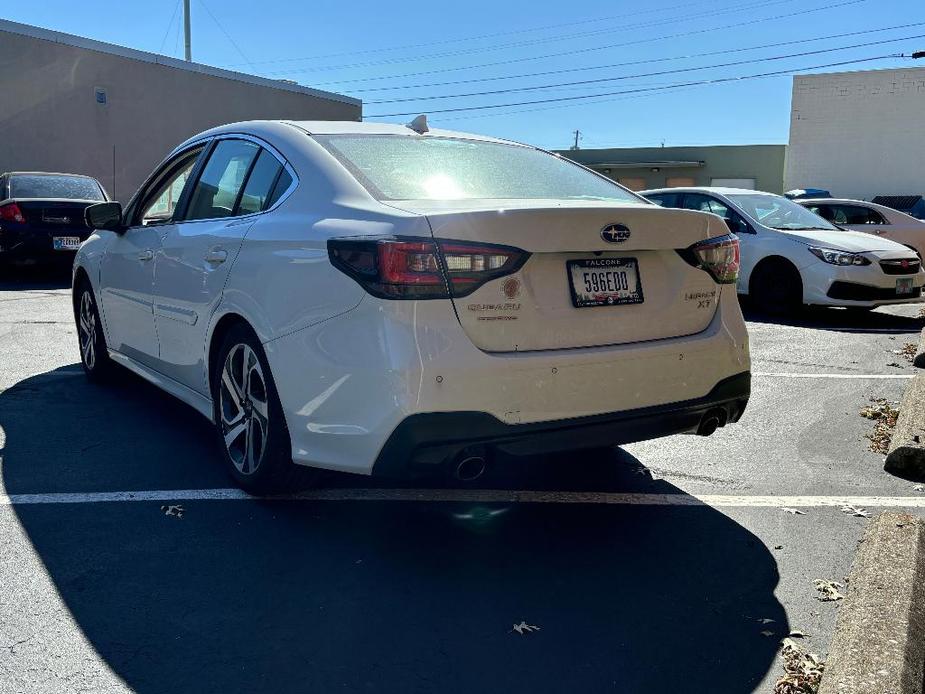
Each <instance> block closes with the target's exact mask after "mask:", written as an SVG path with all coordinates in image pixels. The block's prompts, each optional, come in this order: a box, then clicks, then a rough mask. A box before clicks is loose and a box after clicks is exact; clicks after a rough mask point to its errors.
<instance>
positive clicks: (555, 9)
mask: <svg viewBox="0 0 925 694" xmlns="http://www.w3.org/2000/svg"><path fill="white" fill-rule="evenodd" d="M3 18H4V19H10V20H13V21H18V22H24V23H27V24H33V25H37V26H41V27H45V28H49V29H56V30H59V31H65V32H68V33H73V34H78V35H81V36H87V37H90V38H95V39H99V40H102V41H108V42H111V43H116V44H120V45H124V46H130V47H132V48H138V49H141V50H146V51H152V52H158V53H165V54H168V55H174V56H177V57H182V54H183V37H182V26H181V24H180V20H181V18H182V10H181V3H180V0H144V1H139V0H133V1H131V2H112V0H108V1H106V0H81V2H79V3H75V2H73V0H42V2H37V3H19V4H18V6H17V4H7V5H6V6H5V8H4V13H3ZM915 23H920V26H908V25H911V24H915ZM900 25H907V26H905V28H895V29H891V30H889V31H877V32H870V30H874V29H881V28H886V27H898V26H900ZM192 27H193V58H194V60H196V61H198V62H203V63H207V64H209V65H216V66H220V67H227V68H232V69H236V70H241V71H244V72H251V73H254V74H259V75H264V76H267V77H274V78H283V79H293V80H296V81H298V82H299V83H301V84H305V85H308V86H315V87H319V88H322V89H328V90H332V91H339V92H342V93H347V94H352V95H355V96H358V97H360V98H362V99H363V100H364V102H367V105H366V106H365V107H364V113H366V114H367V115H370V114H391V113H404V112H414V113H423V112H430V113H431V114H432V115H431V116H430V122H431V124H432V125H437V126H440V127H447V128H453V129H458V130H468V131H474V132H482V133H488V134H492V135H497V136H501V137H508V138H512V139H516V140H522V141H526V142H531V143H534V144H538V145H541V146H544V147H549V148H564V147H567V146H569V145H570V144H571V141H572V137H573V136H572V131H574V130H575V129H579V130H581V132H582V141H581V146H582V147H587V148H591V147H607V146H658V145H659V144H661V143H662V142H664V143H665V144H666V145H685V144H688V145H696V144H744V143H780V142H786V141H787V135H788V128H789V117H790V86H791V78H790V77H789V76H788V75H777V76H771V77H765V78H760V79H747V80H741V81H733V82H725V83H715V84H710V85H692V86H685V87H674V86H672V85H678V84H681V83H690V82H701V81H705V80H716V79H726V78H730V77H741V76H751V75H757V74H761V73H767V72H778V71H798V72H820V71H822V72H826V71H838V70H855V69H871V68H885V67H899V66H907V65H908V66H911V65H916V63H915V62H913V61H910V60H908V59H901V58H888V59H885V60H876V61H870V62H866V63H857V64H851V65H845V66H842V67H830V68H824V69H816V70H807V69H806V68H809V67H812V66H820V65H826V64H831V63H839V62H843V61H853V60H859V59H862V58H870V57H875V56H883V55H889V54H896V53H903V52H904V53H907V54H908V53H911V52H912V51H913V50H923V49H925V5H923V3H922V0H740V1H738V2H737V1H736V0H688V1H687V2H681V0H656V1H655V2H652V3H640V2H626V1H625V0H624V1H618V2H614V1H613V0H607V1H605V0H585V1H584V2H582V3H576V4H574V5H572V4H570V3H562V2H560V1H556V2H553V1H551V0H534V1H533V2H532V3H526V2H521V3H500V2H497V1H495V2H489V0H470V1H469V2H467V3H464V4H456V3H449V4H446V3H439V2H403V1H401V0H393V1H392V2H381V1H379V2H371V1H370V2H367V1H354V2H334V1H331V0H316V1H315V2H312V3H304V2H292V1H289V2H287V1H284V0H263V1H262V2H260V3H255V2H253V1H252V0H251V1H245V0H192ZM863 31H866V32H870V33H865V34H859V35H855V36H843V37H841V38H835V37H834V36H835V35H839V34H847V33H852V32H863ZM920 35H921V36H923V38H914V39H913V38H910V39H906V40H901V41H896V42H892V43H884V44H882V45H872V46H866V47H856V48H846V47H850V46H855V45H856V44H862V43H869V42H877V41H886V40H891V39H900V38H902V39H905V37H914V36H920ZM785 42H788V43H789V45H784V46H776V47H766V48H758V49H755V48H756V47H759V46H766V45H767V44H780V43H785ZM833 48H845V50H838V51H831V52H823V53H818V54H815V55H804V56H802V57H792V58H786V59H780V60H765V61H762V62H753V63H750V64H740V65H734V66H729V65H726V66H725V67H716V66H717V65H720V64H727V63H730V62H739V61H758V60H760V59H766V58H777V57H781V56H788V55H792V54H795V53H806V52H811V51H827V50H828V49H833ZM746 49H755V50H746ZM704 53H713V54H714V55H709V56H704V55H700V57H693V56H696V55H698V54H704ZM552 54H558V55H552ZM563 54H564V55H563ZM498 63H500V64H498ZM628 63H635V64H628ZM489 64H492V65H489ZM917 64H918V65H919V66H923V67H925V60H920V61H918V62H917ZM604 66H609V67H604ZM701 67H707V68H708V69H697V70H691V68H701ZM678 70H687V71H686V72H674V73H673V74H658V75H652V74H651V73H653V72H660V73H666V72H669V71H678ZM536 73H552V74H545V75H537V74H536ZM521 75H531V76H521ZM637 75H642V76H638V77H637ZM489 78H491V79H489ZM614 78H619V79H614ZM587 80H599V81H597V82H595V83H590V84H583V85H576V84H574V83H575V82H577V81H587ZM603 80H608V81H603ZM462 81H465V83H460V84H441V85H439V86H420V85H434V83H446V82H462ZM563 83H572V84H563ZM549 85H562V86H556V87H554V88H550V87H549ZM396 87H400V89H395V88H396ZM526 87H543V89H534V90H529V91H519V92H508V93H498V94H490V95H485V94H479V95H472V96H457V97H455V98H447V99H433V100H425V101H407V102H399V103H380V104H373V103H370V102H371V101H373V100H394V99H418V98H420V97H423V96H445V95H459V94H474V93H481V92H485V91H498V90H511V89H524V88H526ZM669 87H670V88H669ZM382 88H387V89H382ZM371 89H379V90H380V91H368V90H371ZM361 90H364V91H361ZM614 92H623V93H621V94H613V93H614ZM626 92H630V93H626ZM605 93H606V94H609V96H598V97H596V98H587V99H585V98H571V97H584V96H594V95H601V94H605ZM565 98H568V99H569V100H568V101H558V102H550V103H545V104H528V105H522V106H505V107H503V108H496V109H485V110H479V111H463V112H454V113H445V114H437V113H433V112H434V111H436V110H440V109H453V108H469V107H473V106H487V105H502V104H512V103H517V102H525V101H537V100H543V99H565ZM380 120H392V121H397V122H407V121H408V120H410V118H409V117H404V116H397V117H393V118H381V119H380Z"/></svg>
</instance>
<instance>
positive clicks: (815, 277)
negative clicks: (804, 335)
mask: <svg viewBox="0 0 925 694" xmlns="http://www.w3.org/2000/svg"><path fill="white" fill-rule="evenodd" d="M641 195H643V196H644V197H646V198H647V199H649V200H651V201H652V202H654V203H656V204H658V205H662V206H664V207H673V208H681V209H688V210H700V211H702V212H712V213H713V214H716V215H719V216H720V217H722V218H723V219H724V220H725V221H726V224H727V225H728V226H729V229H730V231H733V232H734V233H735V234H736V235H737V236H738V238H739V241H740V243H741V244H742V249H741V250H742V269H741V272H740V273H739V281H738V291H739V293H740V294H743V295H747V296H749V297H750V298H751V299H752V300H753V301H754V302H755V303H756V304H757V305H758V306H760V307H761V308H762V309H764V310H765V311H768V312H783V311H791V310H793V309H795V308H798V307H800V306H801V305H803V304H808V305H817V306H843V307H846V308H852V309H861V310H869V309H872V308H876V307H877V306H883V305H885V304H902V303H909V302H915V301H920V300H921V295H922V285H923V284H925V272H923V270H922V267H921V261H920V260H919V257H918V255H916V253H915V251H913V250H912V249H910V248H907V247H906V246H903V245H902V244H899V243H896V242H895V241H890V240H889V239H886V238H878V237H877V236H872V235H871V234H863V233H860V232H856V231H846V230H843V229H840V228H839V227H837V226H835V225H833V224H831V223H829V222H827V221H826V220H825V219H823V218H822V217H820V216H819V215H817V214H815V213H813V212H811V211H810V210H808V209H806V208H804V207H801V206H800V205H799V204H797V203H796V202H794V201H793V200H788V199H787V198H785V197H783V196H781V195H775V194H773V193H762V192H759V191H755V190H742V189H738V188H716V187H713V188H711V187H699V188H663V189H660V190H646V191H643V192H642V193H641Z"/></svg>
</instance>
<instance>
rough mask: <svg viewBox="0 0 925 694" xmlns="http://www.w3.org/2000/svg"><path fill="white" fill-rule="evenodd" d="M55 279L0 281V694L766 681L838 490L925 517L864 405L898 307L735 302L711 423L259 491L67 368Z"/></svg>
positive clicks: (833, 567) (165, 408)
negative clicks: (794, 314) (732, 393)
mask: <svg viewBox="0 0 925 694" xmlns="http://www.w3.org/2000/svg"><path fill="white" fill-rule="evenodd" d="M66 284H67V278H66V277H65V278H61V277H56V276H53V275H33V274H30V273H25V274H23V275H21V276H19V277H17V278H15V279H14V280H11V281H6V282H3V283H0V446H2V449H0V483H2V487H0V548H2V551H0V692H3V693H5V692H28V693H29V694H33V693H40V692H49V693H52V692H53V693H55V694H61V693H66V692H87V691H92V692H129V691H132V692H142V693H146V694H147V693H151V694H153V693H155V692H156V693H157V694H160V693H161V692H164V691H170V692H174V693H180V692H223V693H224V694H228V693H229V692H248V693H255V692H274V693H283V692H306V691H311V692H335V691H337V692H402V693H407V692H436V691H439V692H445V693H451V692H466V693H471V692H474V691H488V692H501V691H530V692H563V691H588V692H600V691H608V692H610V691H612V692H627V693H635V692H645V693H646V694H653V693H661V692H666V693H667V692H673V693H674V692H723V693H724V694H726V693H728V694H735V693H737V692H764V693H767V692H770V691H771V689H772V686H773V682H774V680H775V679H776V678H777V677H778V676H780V674H781V672H782V671H781V667H780V663H779V660H778V658H777V647H778V642H779V640H780V639H781V638H782V637H784V636H786V635H787V634H788V633H789V632H790V631H791V630H793V629H797V630H800V631H801V632H804V633H805V634H807V637H806V638H805V639H804V642H805V643H804V645H806V646H807V647H808V648H809V649H811V650H813V651H815V652H818V653H820V654H823V655H824V654H825V652H826V650H827V648H828V644H829V640H830V638H831V634H832V629H833V627H834V622H835V617H836V614H837V610H838V605H837V604H836V603H831V602H820V601H819V600H817V599H816V595H817V594H816V591H815V590H814V588H813V583H812V582H813V579H815V578H824V579H834V580H839V581H841V580H842V579H843V577H844V576H846V575H847V573H848V568H849V566H850V563H851V559H852V556H853V553H854V548H855V545H856V543H857V540H858V539H859V537H860V534H861V531H862V529H863V527H864V524H865V522H867V521H866V520H865V519H864V518H863V517H856V516H852V515H849V514H847V513H844V512H842V510H841V508H840V506H841V504H840V500H841V499H842V498H845V497H852V498H854V497H873V498H874V503H875V504H878V505H893V506H897V507H907V508H911V509H912V510H914V511H915V512H922V511H923V509H925V492H921V491H918V489H916V487H915V485H914V484H913V483H912V482H908V481H905V480H900V479H896V478H893V477H890V476H889V475H887V474H886V473H884V472H883V470H882V464H883V456H881V455H878V454H875V453H872V452H870V451H869V450H868V445H867V444H868V442H867V440H866V439H865V438H864V435H865V434H866V433H868V432H869V431H870V430H871V422H870V421H869V420H866V419H864V418H862V417H860V416H859V414H858V412H859V410H860V409H861V408H862V407H863V406H864V405H866V404H867V403H868V401H869V399H870V398H874V397H884V398H889V399H892V400H899V399H900V397H901V394H902V390H903V387H904V385H905V383H906V377H908V376H910V375H911V374H912V367H911V365H910V364H909V362H908V361H907V360H906V359H905V358H904V357H903V356H901V355H899V354H896V353H895V351H896V350H899V349H900V348H901V347H902V346H903V345H904V344H906V343H909V342H916V341H917V339H918V333H919V331H920V330H921V329H922V327H923V321H922V320H921V319H920V318H918V312H919V307H918V306H904V307H901V308H893V309H881V310H878V311H876V312H874V313H871V314H861V315H857V314H849V313H847V312H845V311H834V310H827V311H813V312H810V313H809V314H806V315H803V316H800V317H799V318H798V319H793V320H770V319H766V318H762V317H760V316H756V315H751V314H747V318H748V320H749V331H750V335H751V341H752V354H753V359H754V364H753V370H754V372H755V378H754V382H753V395H752V400H751V402H750V404H749V408H748V410H747V412H746V414H745V416H744V417H743V419H742V421H741V422H740V423H739V424H738V425H735V426H730V427H727V428H725V429H722V430H720V431H719V432H718V433H717V434H716V435H714V436H712V437H709V438H700V437H693V436H677V437H671V438H667V439H662V440H659V441H651V442H645V443H640V444H634V445H631V446H627V447H625V448H623V449H619V450H615V451H600V452H595V453H591V454H585V455H581V456H575V455H573V456H556V457H547V458H535V459H529V460H522V459H521V460H518V459H508V460H503V461H501V463H500V466H499V468H498V469H496V470H493V471H492V473H491V474H490V476H489V477H488V478H487V479H485V480H483V481H482V482H481V483H480V485H479V487H478V488H475V489H466V490H446V489H442V488H440V487H439V485H437V484H434V483H431V484H425V485H421V484H420V483H417V484H414V485H409V484H405V485H397V484H389V483H386V482H372V481H369V480H363V479H354V478H350V477H345V476H336V475H332V476H330V477H329V478H328V479H326V480H325V482H324V485H325V489H324V490H322V492H320V493H318V494H316V496H319V495H322V494H327V495H328V497H329V498H327V499H318V498H302V499H286V500H276V499H274V500H267V499H249V498H246V497H244V495H241V494H237V493H236V492H234V491H233V490H231V489H230V488H231V486H232V485H231V484H230V483H229V481H228V479H227V478H226V477H225V475H224V474H223V473H222V471H221V470H220V469H219V468H218V466H217V464H216V462H215V458H214V455H213V449H212V447H211V446H212V442H211V439H210V437H209V427H208V424H207V423H206V422H205V420H203V419H202V418H201V417H200V416H199V415H198V414H197V413H195V412H194V411H193V410H191V409H189V408H187V407H186V406H184V405H182V404H180V403H179V402H177V401H175V400H173V399H171V398H170V397H169V396H167V395H165V394H163V393H161V392H160V391H158V390H156V389H155V388H153V387H151V386H149V385H147V384H146V383H144V382H143V381H141V380H140V379H138V378H135V377H133V376H131V375H129V374H125V376H124V378H122V379H120V381H119V382H117V383H115V384H112V385H109V386H105V387H103V386H97V385H94V384H90V383H88V382H87V381H86V380H85V379H84V377H83V374H82V372H81V370H80V367H79V365H78V363H77V361H78V354H77V344H76V342H77V339H76V332H75V329H74V326H73V322H72V317H71V308H70V299H69V289H68V288H67V286H66ZM412 486H413V487H414V489H415V490H416V491H410V490H409V487H412ZM123 492H125V493H129V492H130V493H132V494H121V493H123ZM171 505H180V506H182V517H180V516H177V515H167V514H166V513H165V512H164V510H163V509H162V507H163V506H167V507H170V506H171ZM791 507H792V508H795V509H797V510H799V511H801V512H802V513H799V514H795V513H791V512H788V511H787V510H784V509H785V508H791ZM173 510H174V511H175V510H176V509H173ZM869 510H870V511H871V512H876V510H878V508H875V507H873V506H871V508H870V509H869ZM534 627H535V628H534Z"/></svg>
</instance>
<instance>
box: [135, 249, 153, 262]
mask: <svg viewBox="0 0 925 694" xmlns="http://www.w3.org/2000/svg"><path fill="white" fill-rule="evenodd" d="M153 258H154V251H152V250H151V249H150V248H146V249H145V250H143V251H139V253H138V260H152V259H153Z"/></svg>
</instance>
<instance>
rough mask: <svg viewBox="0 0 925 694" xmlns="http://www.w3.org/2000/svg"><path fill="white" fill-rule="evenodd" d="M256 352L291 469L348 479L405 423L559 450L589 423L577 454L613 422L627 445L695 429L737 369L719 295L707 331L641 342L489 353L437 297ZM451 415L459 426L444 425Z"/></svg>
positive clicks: (741, 347) (382, 308)
mask: <svg viewBox="0 0 925 694" xmlns="http://www.w3.org/2000/svg"><path fill="white" fill-rule="evenodd" d="M727 289H728V291H727ZM264 347H265V349H266V353H267V359H268V360H269V362H270V368H271V370H272V372H273V374H274V376H275V381H276V387H277V391H278V392H279V396H280V401H281V403H282V406H283V411H284V413H285V416H286V423H287V425H288V428H289V434H290V439H291V441H292V457H293V460H295V461H296V462H297V463H300V464H304V465H311V466H314V467H320V468H326V469H330V470H339V471H343V472H355V473H360V474H371V473H372V472H373V467H374V466H375V465H376V464H377V463H378V461H380V460H383V459H385V457H387V456H385V454H384V453H383V451H384V450H385V448H386V446H396V445H398V444H396V443H390V441H392V442H401V441H402V440H403V439H402V436H403V435H402V434H396V431H398V430H399V427H401V426H405V427H408V426H411V425H408V424H404V425H403V422H406V421H408V420H410V421H426V422H439V426H440V427H446V426H448V427H449V429H451V430H452V429H453V428H456V427H459V426H462V427H466V428H468V427H470V426H471V427H473V430H474V431H477V432H478V437H483V438H489V439H490V438H492V437H495V436H500V437H501V438H505V439H506V438H508V434H509V433H513V432H516V433H518V435H519V434H521V433H535V432H539V431H549V430H558V431H563V432H565V434H564V435H565V436H566V438H568V439H570V440H569V441H568V447H569V448H576V447H577V448H580V447H582V445H581V443H582V442H581V441H580V440H579V441H578V444H579V445H576V439H580V438H581V437H580V436H574V435H572V434H571V433H569V432H568V430H569V429H570V428H571V427H572V426H574V425H575V423H576V422H578V423H580V424H582V425H585V424H587V425H588V427H589V428H587V429H585V430H584V432H583V433H582V436H587V437H589V438H588V440H587V441H586V442H585V443H586V445H590V446H595V445H603V444H606V443H614V442H617V441H623V442H626V441H628V440H630V439H629V438H628V436H629V433H628V429H627V428H626V427H625V426H624V428H622V429H619V427H617V429H618V430H616V431H615V429H614V427H615V426H616V424H619V422H617V421H616V420H617V419H618V418H619V416H620V415H619V413H631V414H628V415H627V416H629V417H630V419H629V420H628V421H630V422H634V423H635V424H634V425H639V426H640V430H639V431H638V432H636V433H635V434H633V436H632V438H634V439H636V440H638V439H642V438H651V437H652V436H659V435H664V434H666V433H675V432H678V431H685V430H688V429H689V428H690V427H692V426H696V423H697V422H699V415H700V414H701V412H700V411H699V410H698V409H697V408H698V407H699V406H700V405H713V404H714V403H713V400H715V399H716V398H717V397H718V398H720V399H722V398H723V397H724V396H722V395H719V396H717V395H716V393H715V392H714V389H715V388H716V386H717V384H718V383H722V382H724V381H725V380H726V379H728V378H730V377H734V376H737V375H739V374H742V373H745V372H747V371H748V370H749V368H750V361H749V352H748V334H747V332H746V330H745V324H744V322H743V320H742V314H741V311H740V309H739V304H738V301H737V300H736V297H735V294H734V292H733V291H732V288H731V287H729V288H724V289H723V291H722V293H721V295H720V300H719V301H718V306H717V310H716V313H715V314H714V316H713V320H712V321H711V323H710V325H709V326H708V327H707V329H706V330H704V331H703V332H700V333H697V334H695V335H688V336H683V337H677V338H670V339H665V340H653V341H650V342H637V343H630V344H623V345H613V346H604V347H594V348H579V349H563V350H548V351H543V352H515V353H503V354H498V353H494V354H493V353H487V352H483V351H481V350H479V349H478V348H476V347H475V346H474V345H473V344H472V342H471V340H469V338H468V337H467V336H466V334H465V332H464V331H463V330H462V328H461V327H460V324H459V321H458V320H457V319H456V316H455V314H454V313H453V308H452V306H450V305H449V302H445V301H419V302H412V301H385V300H378V299H374V298H371V297H370V298H365V299H364V300H363V301H362V302H361V303H360V305H359V306H358V307H357V308H355V309H353V310H352V311H349V312H348V313H346V314H342V315H340V316H338V317H335V318H332V319H330V320H326V321H323V322H321V323H318V324H317V325H314V326H311V327H309V328H306V329H304V330H300V331H297V332H295V333H291V334H289V335H286V336H283V337H280V338H278V339H276V340H271V341H268V342H267V343H265V345H264ZM737 398H739V396H738V395H733V396H730V398H729V399H732V400H735V399H737ZM679 403H680V405H679ZM688 406H690V407H691V408H693V411H692V412H687V411H686V408H687V407H688ZM651 408H656V409H651ZM658 408H660V409H658ZM679 408H680V409H679ZM458 413H466V415H465V417H464V419H459V418H458V417H457V418H455V419H454V418H451V417H445V416H444V415H453V414H458ZM647 413H648V414H647ZM653 413H655V414H653ZM666 413H668V414H669V415H670V416H668V419H669V421H668V422H667V423H665V424H660V423H659V422H658V415H660V414H666ZM649 415H651V417H650V416H649ZM727 416H728V413H727ZM639 417H641V418H642V419H639ZM412 418H418V419H412ZM734 418H735V416H733V417H731V418H730V419H734ZM444 422H449V425H444V424H443V423H444ZM599 424H600V425H602V426H601V427H598V426H596V425H599ZM643 425H645V427H648V428H644V427H643ZM626 426H632V425H626ZM509 427H510V428H509ZM424 430H426V427H425V428H424V429H422V428H420V425H417V426H416V427H415V428H414V430H413V431H414V434H413V436H412V439H413V440H412V441H411V443H412V445H411V446H410V447H409V446H408V445H407V444H403V445H401V446H400V448H403V449H405V450H407V449H409V448H411V449H413V448H415V447H416V445H415V441H416V440H418V439H421V440H423V439H426V438H427V437H426V436H424V435H423V434H422V433H421V432H422V431H424ZM440 431H445V429H444V428H441V429H440ZM442 435H443V434H441V435H440V436H442ZM592 435H593V436H594V437H595V438H594V439H593V440H592V439H591V438H590V437H591V436H592ZM396 436H397V438H395V437H396ZM440 436H437V437H436V439H437V440H438V441H439V440H440ZM453 436H455V437H456V438H465V436H461V435H453ZM466 436H467V435H466ZM548 440H551V439H548ZM599 442H600V443H599ZM511 445H513V442H512V444H511Z"/></svg>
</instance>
